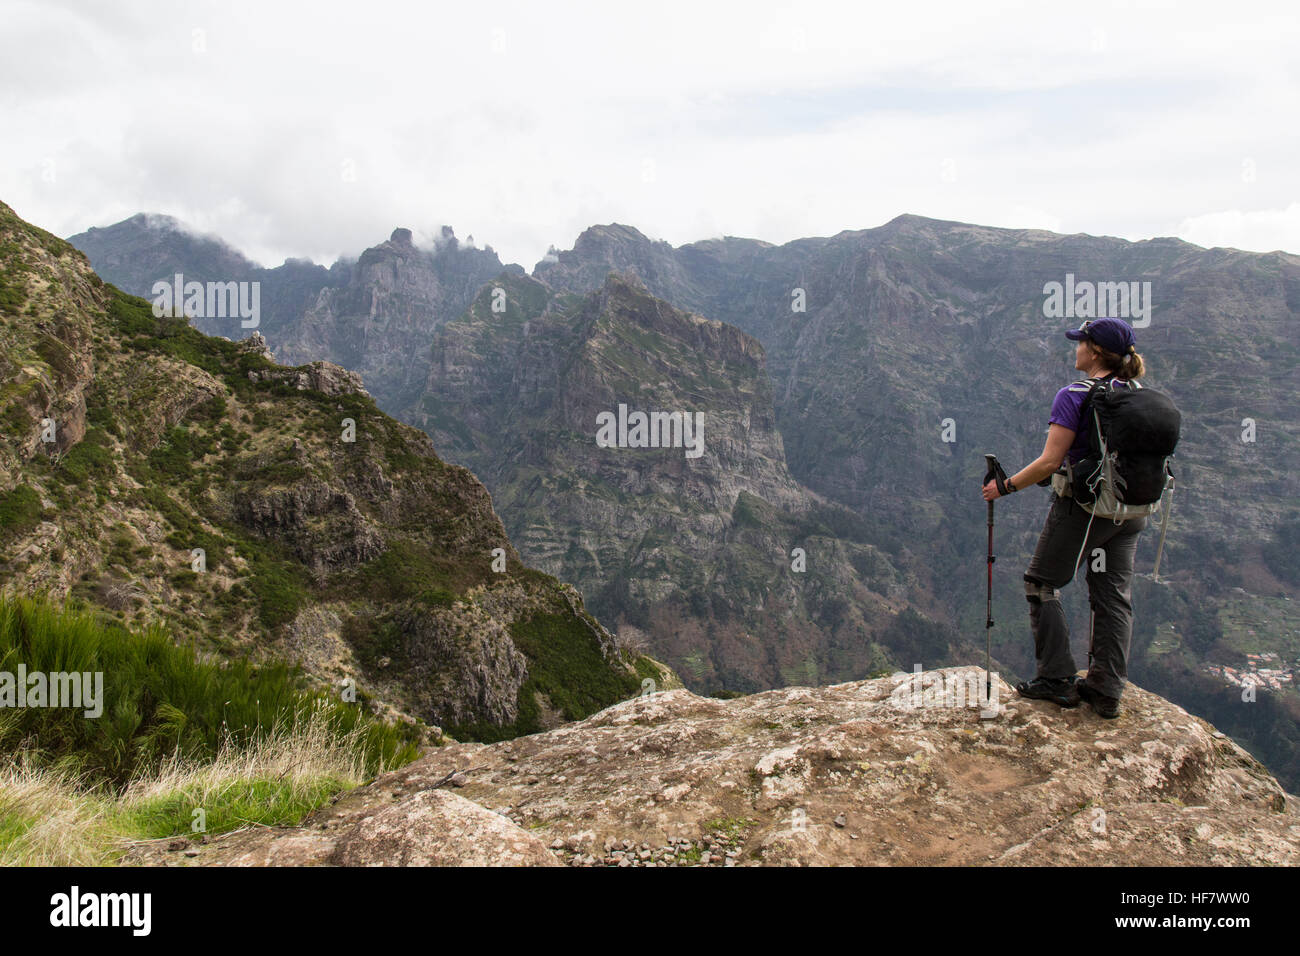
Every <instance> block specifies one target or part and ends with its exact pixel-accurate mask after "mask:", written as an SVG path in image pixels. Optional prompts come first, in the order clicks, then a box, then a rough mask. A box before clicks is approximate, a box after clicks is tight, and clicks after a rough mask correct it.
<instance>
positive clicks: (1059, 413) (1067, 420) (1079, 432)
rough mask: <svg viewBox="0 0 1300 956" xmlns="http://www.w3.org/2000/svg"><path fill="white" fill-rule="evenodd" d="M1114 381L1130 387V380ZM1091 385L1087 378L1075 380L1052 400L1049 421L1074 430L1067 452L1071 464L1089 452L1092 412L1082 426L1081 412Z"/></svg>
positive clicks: (1076, 462) (1120, 379) (1077, 461)
mask: <svg viewBox="0 0 1300 956" xmlns="http://www.w3.org/2000/svg"><path fill="white" fill-rule="evenodd" d="M1114 382H1115V384H1116V385H1123V386H1124V387H1125V388H1127V387H1128V382H1126V381H1125V380H1124V379H1122V378H1117V379H1115V380H1114ZM1091 387H1092V383H1091V382H1088V381H1086V380H1085V381H1082V382H1073V383H1071V384H1069V385H1067V386H1065V388H1063V389H1061V390H1060V391H1059V392H1057V393H1056V398H1055V400H1053V402H1052V417H1051V418H1049V419H1048V421H1049V422H1051V423H1052V424H1053V425H1061V426H1063V427H1065V428H1068V429H1070V431H1072V432H1074V444H1073V445H1071V446H1070V450H1069V452H1067V453H1066V457H1067V458H1068V459H1069V461H1070V464H1071V465H1075V464H1078V463H1079V462H1080V461H1081V460H1082V459H1083V457H1084V456H1085V455H1087V454H1088V428H1089V427H1091V425H1092V413H1091V411H1089V413H1088V421H1087V423H1086V427H1081V425H1082V424H1084V423H1080V421H1079V412H1080V411H1082V410H1083V401H1084V399H1086V398H1087V397H1088V389H1089V388H1091Z"/></svg>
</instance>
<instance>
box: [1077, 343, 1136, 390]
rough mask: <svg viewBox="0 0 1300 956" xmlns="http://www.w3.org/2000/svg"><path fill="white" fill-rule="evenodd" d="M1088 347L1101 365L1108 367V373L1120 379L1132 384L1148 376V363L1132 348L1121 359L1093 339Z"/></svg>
mask: <svg viewBox="0 0 1300 956" xmlns="http://www.w3.org/2000/svg"><path fill="white" fill-rule="evenodd" d="M1088 345H1089V346H1090V347H1091V348H1092V351H1093V352H1094V353H1095V354H1096V355H1097V357H1098V358H1099V359H1100V360H1101V364H1102V365H1104V366H1106V371H1107V372H1110V373H1111V374H1113V375H1115V376H1117V377H1118V378H1122V379H1124V380H1125V381H1129V382H1131V381H1133V380H1134V379H1137V378H1141V377H1142V376H1143V375H1145V374H1146V371H1147V367H1146V363H1145V362H1143V361H1142V356H1141V355H1139V354H1138V353H1137V350H1136V349H1134V348H1133V347H1132V346H1129V350H1128V351H1127V352H1125V353H1124V355H1123V356H1122V357H1121V356H1119V355H1116V354H1115V353H1114V352H1107V351H1106V350H1105V349H1103V348H1102V347H1101V346H1099V345H1097V343H1096V342H1093V341H1092V340H1091V339H1089V340H1088Z"/></svg>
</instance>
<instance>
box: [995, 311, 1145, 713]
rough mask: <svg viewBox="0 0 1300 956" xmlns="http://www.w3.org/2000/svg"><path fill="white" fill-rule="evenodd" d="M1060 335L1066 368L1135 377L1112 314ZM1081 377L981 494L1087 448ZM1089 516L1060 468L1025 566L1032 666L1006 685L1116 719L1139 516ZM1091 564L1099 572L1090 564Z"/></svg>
mask: <svg viewBox="0 0 1300 956" xmlns="http://www.w3.org/2000/svg"><path fill="white" fill-rule="evenodd" d="M1065 335H1066V337H1067V338H1070V339H1073V340H1074V341H1075V342H1077V343H1078V344H1077V346H1076V347H1075V353H1074V356H1075V357H1074V367H1075V368H1076V369H1078V370H1079V371H1081V372H1083V373H1084V374H1085V375H1087V376H1088V377H1089V378H1091V379H1111V378H1113V379H1114V380H1115V381H1114V384H1115V386H1117V387H1118V386H1127V384H1128V382H1130V381H1132V380H1134V379H1137V378H1141V377H1142V374H1143V372H1144V368H1143V364H1142V357H1141V356H1140V355H1138V354H1137V350H1136V342H1135V340H1134V336H1133V329H1132V328H1131V327H1130V326H1129V325H1128V323H1127V322H1124V321H1123V320H1122V319H1096V320H1092V321H1089V322H1084V323H1083V325H1081V326H1080V327H1079V328H1078V329H1072V330H1070V331H1068V332H1066V333H1065ZM1090 384H1091V383H1089V382H1075V383H1074V384H1072V385H1067V386H1066V387H1065V388H1063V389H1061V390H1060V391H1059V392H1057V393H1056V400H1055V401H1053V402H1052V412H1051V416H1050V418H1049V421H1050V425H1049V426H1048V431H1047V444H1046V445H1045V446H1044V447H1043V453H1042V454H1041V455H1039V456H1038V458H1037V459H1036V460H1035V461H1033V462H1031V463H1030V464H1028V465H1026V466H1025V467H1024V468H1023V469H1022V470H1021V471H1019V472H1017V473H1016V474H1015V475H1013V476H1012V477H1011V478H1010V479H1009V480H1007V481H1006V482H1004V483H1003V490H1002V491H999V488H998V481H997V480H996V479H995V480H993V481H990V482H989V483H988V484H986V485H985V486H984V492H983V494H984V500H985V501H993V500H994V499H996V498H1000V497H1002V495H1003V494H1011V493H1014V492H1016V491H1019V490H1020V489H1022V488H1027V487H1029V486H1030V485H1033V484H1035V483H1037V482H1040V481H1044V480H1045V479H1047V478H1049V477H1051V476H1053V475H1055V474H1056V473H1057V471H1058V469H1060V468H1062V465H1063V462H1064V461H1065V459H1067V458H1068V459H1069V461H1070V464H1071V465H1074V464H1077V463H1078V462H1079V461H1080V460H1081V459H1082V458H1083V457H1084V456H1085V455H1086V454H1087V452H1088V431H1087V428H1088V424H1087V423H1086V422H1083V421H1080V412H1081V410H1082V406H1083V403H1084V399H1085V398H1086V397H1087V395H1088V389H1089V387H1090ZM1089 517H1090V515H1089V513H1088V511H1087V510H1086V509H1084V508H1083V507H1082V506H1077V507H1076V506H1075V503H1074V500H1073V497H1072V496H1071V495H1070V487H1069V483H1068V482H1067V481H1066V480H1065V479H1064V476H1062V477H1059V478H1056V479H1053V481H1052V497H1051V509H1050V510H1049V511H1048V513H1047V520H1046V522H1044V524H1043V530H1042V533H1041V534H1040V535H1039V537H1038V546H1037V548H1035V550H1034V556H1033V558H1032V559H1030V562H1029V568H1028V569H1027V570H1026V571H1025V597H1026V599H1027V600H1028V601H1029V623H1030V627H1031V629H1032V630H1033V634H1034V655H1035V657H1036V658H1037V661H1038V674H1037V676H1036V677H1035V678H1034V679H1033V680H1031V681H1028V682H1024V681H1022V682H1021V683H1019V684H1018V685H1016V690H1017V691H1018V692H1019V694H1020V696H1022V697H1032V698H1034V699H1037V700H1050V701H1053V702H1054V703H1057V704H1060V705H1061V706H1062V707H1074V706H1075V705H1077V704H1078V703H1079V700H1080V698H1082V699H1083V700H1086V701H1087V702H1088V703H1089V704H1091V705H1092V708H1093V710H1095V711H1096V712H1097V713H1098V714H1099V715H1100V716H1102V717H1108V718H1109V717H1118V716H1119V699H1120V696H1121V694H1122V693H1123V691H1124V681H1125V679H1126V677H1127V676H1128V652H1129V640H1130V638H1131V637H1132V633H1133V605H1132V603H1131V588H1132V582H1133V558H1134V554H1135V553H1136V551H1137V541H1138V534H1139V532H1141V531H1142V529H1143V528H1145V527H1146V524H1147V519H1146V518H1145V517H1136V518H1129V519H1128V520H1126V521H1122V522H1120V523H1119V524H1116V523H1115V522H1113V521H1111V520H1109V519H1107V520H1103V521H1094V522H1092V527H1091V529H1090V530H1089V527H1088V525H1089V521H1088V519H1089ZM1085 534H1086V535H1087V541H1086V543H1085V541H1084V536H1085ZM1098 548H1100V549H1101V551H1102V552H1104V562H1094V558H1093V555H1094V553H1095V551H1096V549H1098ZM1081 557H1082V558H1083V561H1082V562H1080V558H1081ZM1079 563H1084V564H1085V566H1086V567H1087V568H1088V573H1087V580H1088V603H1089V604H1090V605H1091V607H1092V614H1093V638H1092V641H1093V644H1092V649H1091V653H1090V658H1091V660H1090V663H1089V667H1088V676H1087V677H1085V678H1081V679H1079V680H1078V681H1077V682H1076V680H1075V673H1076V671H1077V667H1076V665H1075V662H1074V656H1073V655H1072V654H1071V653H1070V627H1069V624H1068V623H1067V622H1066V619H1065V610H1064V609H1063V608H1062V607H1061V595H1060V589H1061V588H1063V587H1065V586H1066V585H1067V584H1069V583H1070V582H1071V581H1072V580H1074V576H1075V574H1076V572H1077V571H1078V564H1079ZM1094 563H1096V564H1097V566H1099V567H1103V568H1104V569H1105V570H1103V571H1094V570H1093V566H1094Z"/></svg>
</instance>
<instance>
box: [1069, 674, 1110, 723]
mask: <svg viewBox="0 0 1300 956" xmlns="http://www.w3.org/2000/svg"><path fill="white" fill-rule="evenodd" d="M1078 692H1079V697H1080V698H1081V699H1083V700H1086V701H1087V702H1088V703H1089V704H1091V705H1092V709H1093V710H1094V711H1095V712H1096V714H1097V716H1098V717H1105V718H1106V719H1107V720H1114V719H1115V718H1116V717H1118V716H1119V698H1118V697H1107V696H1106V695H1105V694H1103V693H1102V692H1101V691H1099V690H1094V689H1093V688H1091V687H1089V686H1088V683H1087V681H1085V680H1084V679H1083V678H1082V677H1080V678H1079V685H1078Z"/></svg>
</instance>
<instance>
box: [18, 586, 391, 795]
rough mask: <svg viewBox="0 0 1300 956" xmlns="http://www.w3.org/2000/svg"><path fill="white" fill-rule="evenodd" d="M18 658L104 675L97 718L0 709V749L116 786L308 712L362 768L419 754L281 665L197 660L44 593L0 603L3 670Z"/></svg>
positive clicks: (33, 667)
mask: <svg viewBox="0 0 1300 956" xmlns="http://www.w3.org/2000/svg"><path fill="white" fill-rule="evenodd" d="M20 665H21V666H23V667H25V669H26V671H27V673H29V674H32V673H36V672H43V673H45V674H47V675H48V674H51V673H55V672H66V673H74V672H75V673H81V674H102V681H103V684H102V688H103V693H102V700H101V701H100V702H99V703H100V704H101V705H102V714H100V715H99V716H98V717H87V716H86V715H85V710H86V709H93V708H86V707H75V708H74V707H52V706H43V707H34V706H29V707H24V708H16V707H15V708H14V709H12V710H9V709H7V710H6V711H3V712H0V748H3V749H4V750H9V751H15V750H19V749H21V750H23V752H24V755H25V757H26V759H27V760H28V761H30V762H34V763H35V764H37V765H41V766H51V767H55V766H57V767H59V768H60V769H62V770H69V771H74V772H75V773H76V774H78V775H79V776H81V777H83V778H85V779H88V780H91V781H96V782H104V783H108V784H111V785H114V786H117V787H124V786H126V785H128V784H129V783H130V782H131V781H132V780H133V779H135V778H138V777H140V776H142V775H146V774H149V773H152V772H156V771H157V770H158V769H159V768H160V767H161V766H162V765H163V764H164V763H165V762H167V761H168V760H173V759H176V758H180V759H183V760H187V761H195V760H207V759H211V758H213V757H215V755H216V754H217V753H218V752H219V751H220V750H221V749H222V748H223V747H234V748H236V749H243V748H248V747H253V746H255V745H256V744H257V743H258V742H259V741H260V740H262V739H264V738H265V737H267V736H268V735H270V734H272V733H274V732H276V731H277V728H280V729H288V730H290V731H292V730H293V729H294V728H295V727H297V726H299V725H301V724H305V723H307V722H309V721H310V720H311V719H312V718H313V715H323V716H317V718H316V719H323V720H324V721H325V725H326V726H327V728H328V730H329V732H330V734H332V735H334V736H336V737H337V738H339V739H344V738H347V737H348V736H349V735H352V734H357V733H360V740H361V746H362V748H363V753H364V765H365V767H366V769H367V770H368V771H370V772H375V771H378V770H379V769H380V768H382V767H387V766H393V765H397V764H401V763H405V762H407V761H409V760H410V759H412V758H413V757H414V756H415V753H416V747H415V744H414V743H413V740H412V738H411V733H412V731H411V730H410V729H409V728H407V727H405V726H403V727H395V726H391V725H388V724H385V723H383V722H381V721H378V720H375V719H374V718H372V717H370V716H369V715H368V714H367V713H366V712H365V711H364V710H363V709H362V708H361V707H360V706H359V705H356V704H347V703H343V702H341V701H336V700H331V699H329V698H328V697H325V696H324V695H322V694H320V693H311V692H308V691H307V690H306V689H305V686H304V683H303V681H302V679H301V678H300V676H299V675H298V673H297V672H296V671H295V670H293V669H291V668H289V667H287V666H285V665H283V664H277V663H270V664H262V665H254V664H252V663H250V662H248V661H246V660H241V659H233V660H230V661H227V662H225V663H224V664H217V663H214V662H210V661H204V660H200V659H199V657H198V656H197V655H196V654H195V652H194V650H192V649H191V648H186V647H179V646H177V645H175V644H173V643H172V642H171V640H170V639H169V638H168V637H167V635H166V633H164V632H163V631H162V630H161V629H160V628H150V629H148V630H145V631H143V632H137V631H128V630H126V629H124V628H122V627H120V626H118V625H116V624H105V623H103V622H101V621H99V620H96V618H95V617H94V616H92V615H90V614H87V613H85V612H77V611H70V610H65V609H59V608H56V607H54V606H52V605H50V604H48V603H46V602H44V601H41V600H34V599H29V598H0V672H5V673H9V674H15V675H16V674H17V672H18V668H19V666H20ZM84 694H85V691H83V695H84ZM84 700H85V697H84V696H83V701H84ZM10 706H12V704H11V705H10ZM359 728H360V731H359Z"/></svg>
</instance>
